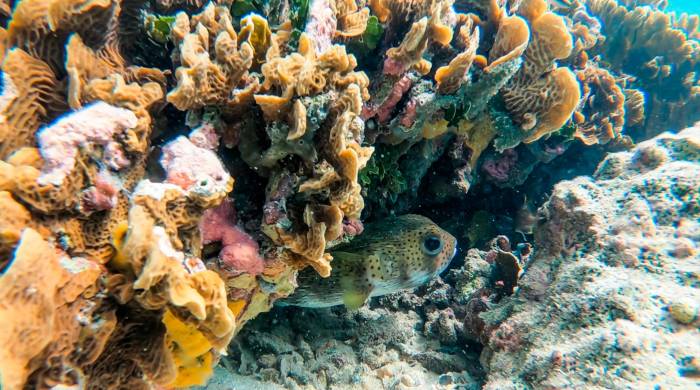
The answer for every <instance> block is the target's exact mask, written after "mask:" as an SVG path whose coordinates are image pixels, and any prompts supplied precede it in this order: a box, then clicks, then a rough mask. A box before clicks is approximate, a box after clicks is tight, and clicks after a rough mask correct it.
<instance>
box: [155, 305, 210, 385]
mask: <svg viewBox="0 0 700 390" xmlns="http://www.w3.org/2000/svg"><path fill="white" fill-rule="evenodd" d="M163 324H164V325H165V329H166V336H165V337H166V338H165V340H166V344H167V345H168V349H169V350H170V353H171V354H172V355H173V362H174V363H175V366H176V367H177V376H176V377H175V379H174V380H173V381H172V382H170V383H169V384H168V385H167V386H168V387H175V388H182V387H189V386H198V385H204V384H206V382H207V379H209V377H210V376H211V375H212V373H213V372H214V359H213V356H212V353H211V349H212V345H211V343H210V342H209V340H207V338H206V337H204V335H203V334H202V332H200V331H199V330H197V327H196V326H194V325H192V324H190V323H186V322H183V321H181V320H180V319H178V318H177V317H175V315H174V314H173V313H172V312H171V311H170V310H166V311H165V313H164V314H163Z"/></svg>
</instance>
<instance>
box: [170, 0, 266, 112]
mask: <svg viewBox="0 0 700 390" xmlns="http://www.w3.org/2000/svg"><path fill="white" fill-rule="evenodd" d="M171 35H172V38H173V41H174V43H175V44H176V45H177V46H178V48H179V51H178V60H179V61H178V62H179V63H180V64H181V66H180V67H178V69H177V71H176V72H175V75H176V77H177V87H176V88H175V89H173V90H172V91H170V92H169V93H168V97H167V99H168V101H169V102H170V103H172V104H173V105H174V106H175V107H177V108H178V109H180V110H188V109H193V108H201V107H203V106H205V105H214V106H220V107H223V108H227V107H229V108H230V107H231V106H235V105H236V104H238V103H240V101H239V99H238V98H237V94H236V93H235V91H234V93H232V92H231V91H232V90H234V89H235V88H237V87H239V84H240V83H241V81H242V80H243V81H244V77H245V75H246V74H247V72H248V69H249V68H250V67H251V66H252V64H253V59H254V57H255V56H256V52H255V49H254V46H255V45H257V46H259V50H260V49H261V48H262V47H263V46H261V45H260V44H256V43H255V42H253V43H252V45H251V43H249V42H241V43H240V47H239V44H238V38H239V37H238V35H237V34H236V32H235V30H234V29H233V26H232V25H231V15H230V13H229V11H228V9H227V8H226V7H217V6H215V5H214V3H209V5H207V7H206V8H205V9H204V10H203V11H202V12H201V13H200V14H197V15H194V16H193V17H192V18H191V19H190V18H189V17H188V16H187V14H186V13H184V12H180V13H178V14H177V18H176V20H175V24H174V26H173V31H172V34H171ZM247 35H248V36H250V37H252V36H254V34H247Z"/></svg>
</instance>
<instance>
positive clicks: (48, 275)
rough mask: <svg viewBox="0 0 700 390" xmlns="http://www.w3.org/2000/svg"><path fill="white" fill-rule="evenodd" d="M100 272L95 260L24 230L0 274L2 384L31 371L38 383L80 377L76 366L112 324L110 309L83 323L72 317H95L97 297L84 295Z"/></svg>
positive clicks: (96, 349) (13, 384)
mask: <svg viewBox="0 0 700 390" xmlns="http://www.w3.org/2000/svg"><path fill="white" fill-rule="evenodd" d="M100 274H101V270H100V268H99V267H98V266H97V265H96V264H94V263H92V262H90V261H88V260H85V259H81V258H69V257H68V256H66V255H65V253H62V252H61V251H59V250H57V249H56V248H54V247H53V246H52V245H51V244H49V243H48V242H46V241H45V240H44V239H43V238H42V237H41V235H40V234H39V233H38V232H36V231H34V230H32V229H25V230H24V231H23V232H22V236H21V240H20V243H19V245H18V247H17V251H16V252H15V255H14V260H13V262H12V265H11V266H10V268H9V269H8V270H7V271H6V272H5V273H4V274H3V275H2V276H1V277H0V282H1V283H0V298H1V300H2V302H3V304H2V306H0V315H1V316H2V318H3V332H2V347H0V362H2V364H0V367H1V368H0V369H1V370H2V372H1V374H2V379H3V384H4V385H5V386H7V387H8V388H21V387H22V386H24V385H25V384H27V381H28V380H29V377H30V375H31V376H33V379H32V380H33V381H34V382H40V383H36V387H43V386H45V385H47V384H48V385H49V386H53V385H57V384H64V385H67V386H72V385H77V384H78V383H81V382H82V380H83V379H82V378H81V377H80V376H81V374H80V373H79V372H76V370H75V369H74V368H75V366H78V367H79V366H80V365H82V364H87V363H91V362H92V361H94V360H95V359H96V358H97V356H99V354H100V353H101V352H102V349H103V348H104V344H105V342H106V339H107V337H109V335H110V334H111V331H112V329H113V328H114V325H115V318H114V316H113V314H111V313H109V312H105V313H101V316H102V319H101V320H99V321H95V322H92V323H91V325H90V326H89V327H87V328H85V329H83V326H82V324H81V323H80V322H76V321H75V318H76V316H79V315H80V316H84V317H83V318H85V320H86V321H92V320H93V317H92V316H93V313H94V310H95V308H96V307H97V306H96V302H90V301H88V300H87V299H88V298H91V297H92V294H94V291H92V293H91V292H90V291H91V290H90V288H94V287H95V283H96V280H97V278H98V277H99V275H100ZM95 319H96V318H95ZM18 335H21V337H18ZM73 351H80V352H77V353H75V354H74V353H73ZM44 382H48V383H44Z"/></svg>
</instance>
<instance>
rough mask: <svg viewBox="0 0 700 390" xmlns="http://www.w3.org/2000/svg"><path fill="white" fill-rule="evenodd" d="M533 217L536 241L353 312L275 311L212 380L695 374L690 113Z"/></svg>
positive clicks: (585, 378) (429, 380)
mask: <svg viewBox="0 0 700 390" xmlns="http://www.w3.org/2000/svg"><path fill="white" fill-rule="evenodd" d="M538 216H539V218H540V221H539V223H538V226H537V228H536V231H535V243H534V251H532V253H530V251H529V248H527V247H522V246H521V247H519V248H515V250H513V251H512V252H510V248H508V243H507V241H504V239H503V238H500V239H496V240H494V241H493V242H492V243H491V244H490V247H489V248H488V250H485V251H484V250H478V249H472V250H470V251H469V252H468V254H467V256H466V259H465V262H464V265H463V266H461V267H459V268H457V269H454V270H451V271H450V272H448V273H447V274H446V275H444V278H442V279H438V280H435V281H434V282H432V283H431V284H430V285H428V286H426V287H424V288H421V289H418V290H417V291H415V292H413V293H401V294H395V295H393V296H389V297H384V298H381V299H379V300H375V301H373V302H372V303H371V304H370V305H369V306H368V307H364V308H362V309H361V310H359V311H357V312H354V313H348V312H346V311H345V310H344V309H342V308H339V309H327V310H315V311H311V310H300V309H294V308H276V309H274V310H273V311H272V312H271V313H269V314H267V315H263V316H261V317H259V318H258V319H256V320H254V321H252V322H251V323H250V324H249V326H248V327H246V329H244V330H243V332H242V334H241V337H239V338H237V340H236V341H234V344H233V345H232V346H231V348H230V350H229V352H230V355H229V357H227V358H226V359H225V360H224V361H223V364H224V367H226V369H219V370H218V371H217V375H215V377H214V378H213V380H212V382H211V383H210V384H209V388H224V387H230V386H232V384H235V383H241V384H246V385H247V386H253V387H254V388H271V389H276V388H292V389H312V388H327V389H341V388H342V389H347V388H358V389H364V388H391V389H411V388H414V389H424V388H439V389H443V388H444V389H448V388H460V389H463V388H466V389H472V388H474V389H476V388H485V389H516V388H518V389H520V388H552V389H560V388H587V389H594V388H652V387H654V386H657V388H658V387H660V388H691V387H693V385H694V384H695V383H697V380H698V377H700V344H698V343H697V340H700V331H699V330H698V325H700V321H699V320H698V302H700V290H699V289H698V288H699V287H700V256H699V255H698V253H699V251H698V243H699V242H700V222H698V221H700V125H696V127H693V128H689V129H686V130H683V131H681V132H680V133H678V134H671V133H664V134H661V135H660V136H658V137H656V138H654V139H652V140H649V141H646V142H643V143H640V144H639V145H638V146H637V147H636V148H634V149H633V150H631V151H629V152H620V153H613V154H610V155H609V156H608V157H607V158H606V159H605V160H604V161H603V162H602V163H601V164H600V166H599V167H598V169H597V171H596V173H595V174H594V175H593V177H579V178H576V179H574V180H571V181H564V182H561V183H559V184H557V185H556V186H555V187H554V190H553V193H552V196H551V198H550V199H549V201H548V202H547V203H546V204H545V205H544V206H543V207H542V208H541V209H540V210H539V212H538ZM509 264H510V266H508V265H509ZM520 267H522V268H523V269H524V271H523V272H522V273H521V276H520V279H519V280H514V279H513V271H514V270H515V273H516V274H517V270H518V268H520ZM509 271H510V272H509ZM515 284H517V287H515ZM511 293H512V294H511ZM224 383H225V385H224ZM263 383H264V384H263ZM219 384H221V387H219V386H220V385H219ZM266 386H267V387H266Z"/></svg>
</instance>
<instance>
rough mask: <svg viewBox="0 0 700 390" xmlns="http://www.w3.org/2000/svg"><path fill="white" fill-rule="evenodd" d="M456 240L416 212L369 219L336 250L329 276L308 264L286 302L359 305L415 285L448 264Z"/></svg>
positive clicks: (309, 305)
mask: <svg viewBox="0 0 700 390" xmlns="http://www.w3.org/2000/svg"><path fill="white" fill-rule="evenodd" d="M456 250H457V240H456V239H455V238H454V237H453V236H452V235H451V234H450V233H448V232H446V231H444V230H443V229H441V228H440V227H439V226H437V225H436V224H435V223H433V222H432V221H431V220H430V219H428V218H426V217H423V216H420V215H414V214H407V215H402V216H399V217H390V218H387V219H385V220H382V221H379V222H375V223H371V224H368V225H367V226H366V227H365V230H364V232H363V233H362V234H361V235H360V236H358V237H355V238H354V239H353V241H352V242H350V243H348V244H345V245H341V246H338V247H336V248H334V250H333V251H331V254H332V255H333V261H332V263H331V266H332V267H333V270H332V271H331V275H330V276H329V277H327V278H322V277H320V276H319V275H318V274H317V273H316V272H315V271H314V270H313V269H311V268H307V269H304V270H302V271H300V272H299V275H298V276H297V284H298V287H297V289H296V290H295V292H294V293H293V294H292V295H291V296H290V297H289V298H287V299H286V300H284V301H283V302H282V303H283V304H285V305H293V306H301V307H310V308H318V307H329V306H336V305H342V304H345V305H346V306H347V307H348V308H350V309H354V308H357V307H360V306H362V305H363V304H364V303H365V301H366V300H367V299H368V298H369V297H375V296H380V295H386V294H390V293H394V292H397V291H401V290H407V289H413V288H416V287H418V286H420V285H422V284H424V283H426V282H428V281H429V280H430V279H432V278H433V277H435V276H436V275H438V274H439V273H440V272H442V271H443V270H444V269H445V268H447V266H448V265H449V263H450V261H451V260H452V258H453V257H454V254H455V253H456Z"/></svg>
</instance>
